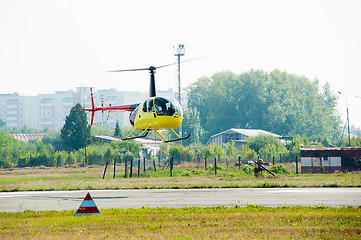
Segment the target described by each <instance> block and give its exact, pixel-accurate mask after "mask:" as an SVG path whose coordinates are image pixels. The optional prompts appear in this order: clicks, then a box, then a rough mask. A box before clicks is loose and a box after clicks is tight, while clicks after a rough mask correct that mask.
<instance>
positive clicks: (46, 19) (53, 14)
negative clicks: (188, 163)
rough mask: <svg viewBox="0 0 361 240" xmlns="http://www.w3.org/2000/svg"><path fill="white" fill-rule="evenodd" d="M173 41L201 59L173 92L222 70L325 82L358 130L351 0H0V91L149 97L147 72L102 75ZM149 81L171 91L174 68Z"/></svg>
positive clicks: (359, 40) (154, 57) (357, 48)
mask: <svg viewBox="0 0 361 240" xmlns="http://www.w3.org/2000/svg"><path fill="white" fill-rule="evenodd" d="M178 43H182V44H184V45H185V49H186V54H185V56H184V57H182V59H191V58H198V57H201V58H202V59H199V60H196V61H191V62H186V63H183V64H182V69H181V76H182V87H184V86H187V85H188V84H189V83H192V82H194V81H196V80H197V79H198V78H199V77H201V76H212V75H213V73H215V72H219V71H222V70H231V71H233V72H235V73H237V74H239V73H242V72H245V71H249V70H250V69H251V68H253V69H261V70H264V71H267V72H269V71H272V70H274V69H276V68H277V69H280V70H282V71H287V72H289V73H294V74H297V75H304V76H306V77H308V78H309V79H311V80H313V79H316V78H317V79H319V81H320V83H321V85H323V84H324V83H325V82H326V81H327V82H329V83H330V84H331V87H332V89H333V91H334V92H335V93H337V91H341V92H342V93H343V94H344V95H345V96H346V97H347V100H348V103H349V109H350V122H351V124H354V125H356V126H357V127H361V107H360V105H361V98H357V97H356V96H355V95H357V96H360V97H361V1H358V0H355V1H349V0H340V1H330V0H326V1H316V0H312V1H305V0H302V1H291V0H285V1H272V0H250V1H239V0H238V1H236V0H235V1H230V0H229V1H227V0H222V1H211V0H208V1H201V0H197V1H195V0H191V1H187V0H182V1H170V0H165V1H160V0H152V1H146V0H141V1H136V0H133V1H109V0H107V1H94V0H93V1H91V0H82V1H80V0H78V1H77V0H59V1H55V0H43V1H41V0H32V1H27V0H0V83H1V84H0V86H1V87H0V94H3V93H13V92H18V93H19V94H21V95H36V94H39V93H53V92H54V91H62V90H69V89H75V87H77V86H93V87H95V88H96V89H98V90H99V89H108V88H116V89H117V90H120V91H139V90H140V91H148V88H149V74H148V73H147V72H132V73H129V72H127V73H109V72H107V71H108V70H116V69H127V68H143V67H149V66H150V65H154V66H157V65H163V64H167V63H171V62H174V61H175V57H174V56H173V46H175V45H177V44H178ZM156 84H157V89H158V90H166V89H168V88H175V84H176V68H175V66H172V67H169V68H163V69H159V70H158V71H157V75H156ZM339 97H340V98H339V109H340V114H342V118H343V119H344V120H346V101H345V97H343V96H339Z"/></svg>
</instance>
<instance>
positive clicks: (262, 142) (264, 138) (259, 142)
mask: <svg viewBox="0 0 361 240" xmlns="http://www.w3.org/2000/svg"><path fill="white" fill-rule="evenodd" d="M246 143H247V146H248V147H249V148H250V149H253V150H254V151H255V152H256V153H258V154H259V153H260V150H261V149H262V148H264V147H267V148H270V147H271V145H273V146H275V148H274V149H276V148H280V147H281V146H282V145H283V144H282V143H281V142H280V140H279V139H277V138H276V137H274V136H271V135H264V134H260V135H258V136H256V137H249V138H248V139H247V140H246Z"/></svg>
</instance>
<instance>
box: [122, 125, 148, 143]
mask: <svg viewBox="0 0 361 240" xmlns="http://www.w3.org/2000/svg"><path fill="white" fill-rule="evenodd" d="M136 130H137V129H135V130H134V131H133V132H131V133H130V134H129V135H128V136H126V137H125V138H122V140H123V141H125V140H131V139H136V138H144V137H146V136H148V133H149V129H148V128H147V129H145V130H144V131H143V132H142V133H141V134H139V136H135V137H130V136H131V135H132V134H133V133H134V132H135V131H136ZM143 133H144V135H142V134H143Z"/></svg>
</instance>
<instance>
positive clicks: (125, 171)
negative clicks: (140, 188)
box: [124, 157, 128, 178]
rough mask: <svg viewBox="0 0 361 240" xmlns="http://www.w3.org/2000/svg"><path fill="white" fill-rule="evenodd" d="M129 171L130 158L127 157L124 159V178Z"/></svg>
mask: <svg viewBox="0 0 361 240" xmlns="http://www.w3.org/2000/svg"><path fill="white" fill-rule="evenodd" d="M127 172H128V160H127V158H126V157H125V159H124V178H127Z"/></svg>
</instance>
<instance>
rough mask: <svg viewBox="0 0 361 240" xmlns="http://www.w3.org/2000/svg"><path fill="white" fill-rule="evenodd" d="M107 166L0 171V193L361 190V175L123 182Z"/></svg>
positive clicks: (189, 173) (192, 174)
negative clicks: (87, 190) (224, 189)
mask: <svg viewBox="0 0 361 240" xmlns="http://www.w3.org/2000/svg"><path fill="white" fill-rule="evenodd" d="M103 172H104V166H90V167H81V168H80V167H76V168H75V167H67V168H66V167H61V168H39V167H37V168H20V169H11V170H9V169H1V170H0V191H50V190H80V189H89V190H95V189H139V188H217V187H227V188H230V187H247V188H248V187H361V174H360V173H337V174H294V173H293V174H278V175H277V177H272V176H271V175H266V176H264V177H260V178H256V177H254V176H253V175H252V174H245V173H244V172H243V171H239V170H238V169H235V168H230V169H223V170H222V169H220V170H218V171H217V175H215V173H214V171H213V170H208V171H206V170H204V169H200V168H194V166H189V165H184V166H182V165H180V166H177V167H176V168H175V169H174V170H173V177H170V170H169V169H165V170H162V171H161V170H158V171H157V172H154V171H150V170H147V171H146V172H145V173H144V172H143V171H141V172H140V178H138V177H137V174H138V171H137V168H134V170H133V178H124V167H123V168H122V167H121V166H118V167H117V172H116V176H115V179H114V178H113V169H112V168H108V170H107V173H106V176H105V179H102V176H103Z"/></svg>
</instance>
